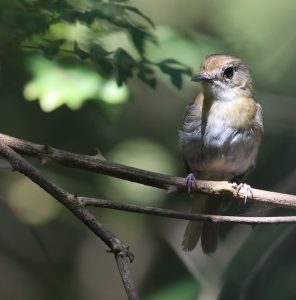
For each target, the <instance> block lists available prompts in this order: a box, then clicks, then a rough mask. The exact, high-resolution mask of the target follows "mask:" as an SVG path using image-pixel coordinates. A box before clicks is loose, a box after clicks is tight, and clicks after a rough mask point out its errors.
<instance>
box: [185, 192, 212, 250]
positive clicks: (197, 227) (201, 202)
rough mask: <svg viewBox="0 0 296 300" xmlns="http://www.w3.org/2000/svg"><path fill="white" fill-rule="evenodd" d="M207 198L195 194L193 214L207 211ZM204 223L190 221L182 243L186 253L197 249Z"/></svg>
mask: <svg viewBox="0 0 296 300" xmlns="http://www.w3.org/2000/svg"><path fill="white" fill-rule="evenodd" d="M206 198H207V197H206V196H202V195H197V194H193V199H192V212H193V213H203V211H204V209H205V200H206ZM202 226H203V224H202V222H197V221H189V223H188V225H187V227H186V229H185V233H184V237H183V242H182V248H183V250H184V251H191V250H193V249H194V248H195V246H196V245H197V243H198V240H199V238H200V236H201V233H202Z"/></svg>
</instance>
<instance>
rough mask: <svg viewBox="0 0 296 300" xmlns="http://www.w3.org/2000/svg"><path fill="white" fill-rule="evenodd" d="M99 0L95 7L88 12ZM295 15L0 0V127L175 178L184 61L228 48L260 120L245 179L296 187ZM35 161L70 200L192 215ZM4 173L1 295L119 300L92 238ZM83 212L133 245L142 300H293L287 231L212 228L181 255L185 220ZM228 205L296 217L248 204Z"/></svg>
mask: <svg viewBox="0 0 296 300" xmlns="http://www.w3.org/2000/svg"><path fill="white" fill-rule="evenodd" d="M110 3H111V4H110ZM112 3H113V4H112ZM118 3H119V5H131V6H133V7H136V8H137V9H138V10H139V11H138V10H137V11H135V10H133V9H130V12H131V13H134V14H135V15H134V16H133V22H134V23H131V22H130V21H129V19H127V17H126V16H125V15H121V16H122V17H121V18H118V17H117V16H119V15H120V14H122V11H121V10H119V9H118V7H117V8H116V9H117V10H108V9H109V7H108V6H106V7H107V8H108V9H106V7H103V8H102V4H104V5H108V4H110V5H115V4H116V5H117V4H118ZM100 5H101V6H100ZM98 7H99V8H98ZM94 8H96V9H97V11H96V13H97V15H98V17H97V16H96V15H92V13H88V14H83V13H84V12H85V11H87V12H89V11H90V12H93V11H94V10H93V9H94ZM104 9H105V10H104ZM141 13H143V14H145V16H148V17H149V18H150V19H151V20H152V21H153V22H154V23H155V27H153V26H151V25H150V24H149V23H150V22H151V21H150V19H147V18H146V19H145V18H144V19H143V17H142V16H141ZM112 14H113V15H112ZM61 16H63V18H61ZM295 16H296V3H295V1H293V0H282V1H276V0H273V1H268V0H262V1H255V0H241V1H235V0H211V1H201V0H199V1H198V0H186V1H179V0H162V1H156V0H150V1H129V2H126V1H110V2H107V1H96V0H93V1H90V0H88V1H78V0H76V1H68V2H67V1H64V0H61V1H29V0H28V1H24V0H23V1H16V0H15V1H8V0H7V1H1V2H0V22H1V23H0V26H1V28H0V37H1V41H0V55H1V56H0V63H1V70H0V99H1V101H0V113H1V118H0V126H1V132H2V133H4V134H8V135H12V136H16V137H19V138H23V139H27V140H31V141H33V142H37V143H45V144H49V145H52V146H55V147H57V148H62V149H66V150H69V151H75V152H80V153H85V154H95V149H96V148H99V149H100V151H101V152H102V153H103V154H104V155H105V156H106V157H107V158H108V159H110V160H113V161H116V162H120V163H122V164H127V165H130V166H136V167H139V168H143V169H147V170H153V171H156V172H161V173H165V174H172V175H177V176H185V175H186V174H185V170H184V167H183V164H182V158H181V154H180V148H179V143H178V129H179V128H180V124H181V122H182V116H183V111H184V108H185V105H186V104H187V103H188V102H189V101H190V100H191V99H192V97H194V95H195V94H196V93H197V91H198V90H199V89H200V86H199V85H197V84H194V83H192V82H190V77H189V76H187V75H190V71H189V69H188V68H187V67H186V66H189V67H190V68H192V69H193V70H196V69H197V68H198V67H199V65H200V63H201V61H202V59H203V58H204V57H205V56H206V55H209V54H214V53H232V54H235V55H238V56H240V57H242V58H244V59H245V60H246V61H247V63H248V64H249V66H250V68H251V72H252V74H253V78H254V80H255V83H256V98H257V99H258V100H259V101H260V102H261V104H262V106H263V109H264V115H265V137H264V140H263V144H262V147H261V149H260V153H259V157H258V162H257V166H256V169H255V171H254V172H253V173H252V174H251V175H250V176H249V178H248V183H250V184H251V185H252V186H254V187H258V188H262V189H267V190H273V191H279V192H285V193H290V194H293V193H294V194H295V193H296V184H295V182H296V158H295V153H296V139H295V137H296V117H295V114H296V85H295V78H296V60H295V47H296V33H295ZM127 20H128V21H127ZM109 23H111V26H110V24H109ZM133 24H136V25H133ZM139 24H141V26H140V25H139ZM139 28H141V30H138V29H139ZM150 34H151V36H150ZM156 40H157V41H158V42H157V43H155V41H156ZM73 45H74V46H73ZM119 47H120V48H121V49H122V50H121V51H120V52H118V51H117V52H116V49H118V48H119ZM144 49H145V51H144ZM113 51H115V52H113ZM167 59H175V60H177V61H178V62H179V63H177V62H175V61H169V62H167V61H166V60H167ZM159 62H164V64H160V65H157V63H159ZM167 63H168V65H167ZM172 65H173V66H172ZM131 68H133V69H132V71H131ZM132 74H133V76H132ZM128 79H129V80H128ZM182 79H183V80H182ZM116 82H117V83H119V84H120V85H121V86H120V87H118V85H117V83H116ZM182 83H183V85H182ZM155 85H156V88H155V89H152V88H151V86H155ZM42 171H43V172H44V173H45V174H47V175H48V176H49V177H50V178H52V180H54V181H55V182H57V183H58V184H60V185H61V186H62V187H63V188H65V189H67V190H68V191H70V192H73V193H78V194H79V195H89V196H96V197H102V198H107V199H110V200H117V201H124V202H132V203H140V204H147V205H158V206H167V207H174V208H177V209H184V210H188V211H189V210H190V199H189V197H188V196H187V195H175V194H170V195H167V194H166V193H165V192H164V191H160V190H156V189H153V188H148V187H143V186H140V185H137V184H131V183H127V182H124V181H121V180H117V179H113V178H109V177H106V176H102V175H98V174H92V173H88V172H82V171H78V170H71V169H66V168H62V167H59V166H54V165H52V166H45V167H42ZM0 176H1V178H0V193H1V194H0V197H1V202H0V205H1V206H0V220H1V227H0V265H1V268H0V272H1V273H0V274H1V275H0V276H1V280H0V298H1V299H22V300H26V299H30V300H32V299H89V300H92V299H112V300H113V299H114V300H116V299H126V296H125V292H124V288H123V287H122V284H121V280H120V277H119V274H118V271H117V268H116V265H115V262H114V258H113V256H112V255H110V254H108V253H106V246H105V245H103V243H102V242H101V241H100V240H98V239H97V238H96V237H95V236H94V235H93V234H92V233H90V232H89V231H88V230H87V229H86V228H85V227H84V226H83V225H82V224H80V223H79V221H77V220H76V219H75V218H74V217H73V216H72V215H71V214H70V213H69V212H67V211H66V210H65V209H64V208H63V207H61V206H60V205H59V204H58V203H56V201H55V200H54V199H52V198H51V197H49V196H48V195H47V194H46V193H45V192H43V191H42V190H41V189H40V188H38V187H36V186H35V185H34V184H33V183H31V182H30V181H29V180H28V179H26V178H25V177H24V176H21V175H18V174H15V173H11V172H7V171H1V173H0ZM92 211H93V212H94V213H95V214H96V216H97V217H98V220H99V221H100V222H102V223H104V224H105V225H106V226H107V227H109V228H110V229H111V230H112V231H113V232H114V233H115V234H116V235H118V236H119V237H120V238H121V239H122V240H123V241H125V242H126V243H127V244H129V245H130V246H131V249H132V251H133V252H134V253H135V256H136V257H135V260H134V262H133V264H132V265H131V269H132V273H133V277H134V279H135V282H136V286H137V288H138V289H139V292H140V295H141V299H145V300H160V299H161V300H166V299H170V300H175V299H176V300H177V299H182V300H194V299H201V300H211V299H220V300H226V299H227V300H231V299H252V300H254V299H285V300H288V299H296V289H295V283H294V278H295V276H296V254H295V253H296V230H295V229H296V228H295V226H294V225H277V226H276V225H270V226H267V225H266V226H257V227H255V228H250V227H248V226H229V225H221V243H220V246H219V249H218V251H217V253H216V254H214V255H213V256H211V257H207V256H205V255H203V254H202V253H201V251H200V249H196V250H194V251H193V252H192V253H184V252H182V251H181V247H180V244H181V240H182V235H183V230H184V228H185V225H186V222H185V221H180V220H168V219H160V218H158V217H153V216H143V215H136V214H129V213H124V212H117V211H108V210H104V209H93V210H92ZM228 213H233V214H239V215H260V216H261V215H271V214H273V215H277V214H281V215H285V214H293V211H290V210H287V209H271V208H269V207H265V206H262V205H251V204H247V205H246V206H243V205H233V207H232V208H231V209H230V212H228Z"/></svg>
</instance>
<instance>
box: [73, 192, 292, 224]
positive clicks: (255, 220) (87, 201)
mask: <svg viewBox="0 0 296 300" xmlns="http://www.w3.org/2000/svg"><path fill="white" fill-rule="evenodd" d="M77 199H78V201H79V203H81V205H84V206H92V207H101V208H108V209H115V210H121V211H127V212H135V213H140V214H146V215H154V216H160V217H167V218H172V219H181V220H193V221H202V222H212V223H235V224H247V225H263V224H287V223H296V216H280V217H245V216H220V215H205V214H196V213H183V212H180V211H176V210H172V209H163V208H159V207H154V206H144V205H135V204H125V203H120V202H115V201H110V200H103V199H97V198H89V197H78V198H77Z"/></svg>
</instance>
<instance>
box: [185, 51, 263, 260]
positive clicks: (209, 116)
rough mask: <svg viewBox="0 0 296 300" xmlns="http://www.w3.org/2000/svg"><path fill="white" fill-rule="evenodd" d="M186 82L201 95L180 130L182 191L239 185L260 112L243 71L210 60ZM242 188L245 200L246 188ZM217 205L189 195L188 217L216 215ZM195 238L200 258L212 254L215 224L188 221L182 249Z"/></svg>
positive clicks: (238, 62)
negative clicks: (204, 184) (198, 85)
mask: <svg viewBox="0 0 296 300" xmlns="http://www.w3.org/2000/svg"><path fill="white" fill-rule="evenodd" d="M192 81H201V82H202V88H203V89H202V92H201V93H199V94H198V95H197V96H196V97H195V98H194V99H193V101H192V102H191V103H190V104H189V105H188V106H187V109H186V111H185V116H184V120H183V125H182V129H181V131H180V140H181V144H182V150H183V156H184V161H185V165H186V167H187V170H188V173H189V175H188V176H187V183H188V189H189V190H190V186H191V187H192V185H193V184H194V183H195V180H198V179H203V180H228V181H234V182H241V181H240V179H241V178H243V177H244V175H245V174H246V173H248V171H249V170H250V169H252V168H253V167H254V165H255V161H256V157H257V153H258V148H259V145H260V143H261V139H262V135H263V112H262V108H261V106H260V104H259V103H258V102H257V101H256V100H254V98H253V81H252V78H251V75H250V71H249V68H248V66H247V65H246V64H245V63H244V61H243V60H242V59H240V58H238V57H235V56H233V55H210V56H208V57H206V58H205V60H204V61H203V63H202V65H201V68H200V72H199V73H198V74H197V75H196V76H194V77H193V78H192ZM241 187H243V188H245V189H246V191H245V192H246V197H247V195H248V191H249V189H250V187H249V186H248V185H246V184H245V185H243V186H242V185H239V188H241ZM221 209H222V207H221V201H218V200H216V199H215V198H214V197H209V196H204V195H197V194H193V207H192V212H194V213H205V214H219V213H220V211H221ZM199 238H201V246H202V250H203V252H204V253H205V254H211V253H213V252H215V250H216V248H217V244H218V225H217V224H215V223H208V222H205V223H201V222H196V221H190V222H189V224H188V225H187V228H186V230H185V234H184V238H183V242H182V246H183V250H185V251H191V250H192V249H193V248H194V247H195V246H196V244H197V242H198V240H199Z"/></svg>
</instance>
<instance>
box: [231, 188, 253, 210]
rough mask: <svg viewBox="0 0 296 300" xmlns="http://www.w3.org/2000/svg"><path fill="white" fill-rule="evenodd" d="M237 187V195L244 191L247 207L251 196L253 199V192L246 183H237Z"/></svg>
mask: <svg viewBox="0 0 296 300" xmlns="http://www.w3.org/2000/svg"><path fill="white" fill-rule="evenodd" d="M235 187H236V193H237V194H238V193H239V192H240V191H241V190H242V192H243V195H244V205H246V203H247V200H248V198H249V196H251V197H253V191H252V188H251V186H250V185H248V184H246V183H240V184H236V183H235Z"/></svg>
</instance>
